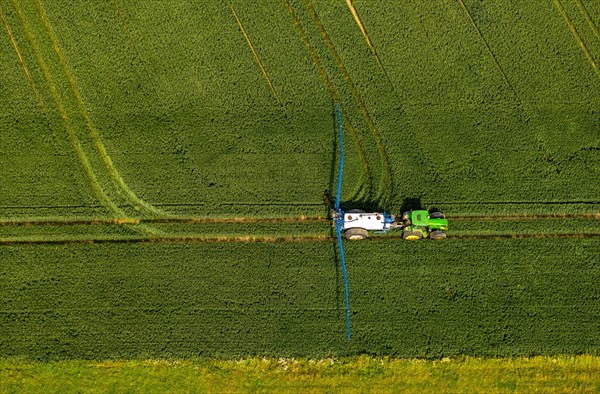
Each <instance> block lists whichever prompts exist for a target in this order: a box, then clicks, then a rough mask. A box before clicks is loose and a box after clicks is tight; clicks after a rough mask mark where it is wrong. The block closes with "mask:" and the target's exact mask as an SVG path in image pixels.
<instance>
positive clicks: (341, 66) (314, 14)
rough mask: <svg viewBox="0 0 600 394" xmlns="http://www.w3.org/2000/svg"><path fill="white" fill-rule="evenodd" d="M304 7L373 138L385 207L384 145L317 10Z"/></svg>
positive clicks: (388, 180)
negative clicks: (380, 165)
mask: <svg viewBox="0 0 600 394" xmlns="http://www.w3.org/2000/svg"><path fill="white" fill-rule="evenodd" d="M306 5H307V8H308V10H309V11H310V13H311V16H312V17H313V20H314V21H315V23H316V25H317V27H318V28H319V30H320V31H321V35H322V36H323V38H324V39H325V42H326V43H327V46H328V47H329V50H330V51H331V53H332V55H333V57H334V59H335V61H336V63H337V66H338V68H339V69H340V71H341V73H342V76H343V77H344V80H345V81H346V84H347V85H348V87H349V88H350V91H351V92H352V96H353V97H354V100H355V101H356V103H357V104H358V107H359V108H360V110H361V112H362V114H363V116H364V118H365V120H366V122H367V125H368V127H369V130H370V131H371V134H372V135H373V137H374V138H375V143H376V144H377V148H378V150H379V154H380V156H381V163H382V167H383V170H384V174H383V176H382V178H381V182H380V187H379V189H380V192H381V197H382V198H383V199H384V201H383V202H382V205H384V206H385V205H387V203H389V201H390V200H391V197H392V195H393V182H392V170H391V166H390V163H389V158H388V154H387V151H386V149H385V145H384V144H383V139H382V138H381V134H380V133H379V130H377V127H376V126H375V122H374V121H373V118H372V117H371V115H370V114H369V110H368V109H367V106H366V105H365V103H364V101H363V99H362V97H361V95H360V92H359V91H358V89H357V87H356V85H355V84H354V82H353V81H352V78H351V77H350V74H349V73H348V70H347V69H346V66H344V63H343V61H342V58H341V57H340V55H339V53H338V51H337V50H336V49H335V46H334V45H333V41H331V38H330V37H329V35H328V34H327V31H326V30H325V26H324V25H323V23H322V22H321V19H320V18H319V15H318V14H317V10H316V9H315V8H314V6H313V4H312V1H311V0H306ZM383 188H387V190H384V189H383Z"/></svg>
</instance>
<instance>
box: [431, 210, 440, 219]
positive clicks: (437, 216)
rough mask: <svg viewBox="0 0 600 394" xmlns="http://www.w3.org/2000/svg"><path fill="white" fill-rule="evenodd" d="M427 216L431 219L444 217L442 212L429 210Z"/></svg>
mask: <svg viewBox="0 0 600 394" xmlns="http://www.w3.org/2000/svg"><path fill="white" fill-rule="evenodd" d="M429 217H430V218H431V219H444V214H443V213H441V212H431V213H430V214H429Z"/></svg>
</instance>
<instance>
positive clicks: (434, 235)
mask: <svg viewBox="0 0 600 394" xmlns="http://www.w3.org/2000/svg"><path fill="white" fill-rule="evenodd" d="M429 238H431V239H435V240H442V239H446V233H445V232H443V231H432V232H431V234H429Z"/></svg>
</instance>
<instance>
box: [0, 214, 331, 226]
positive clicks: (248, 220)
mask: <svg viewBox="0 0 600 394" xmlns="http://www.w3.org/2000/svg"><path fill="white" fill-rule="evenodd" d="M329 221H330V219H328V218H327V217H324V216H298V217H264V218H260V217H232V218H206V217H204V218H203V217H173V218H158V219H152V218H148V219H133V218H118V219H101V218H99V219H60V220H51V219H49V220H44V219H39V220H28V219H26V220H18V219H16V220H0V227H12V226H14V227H34V226H104V225H123V224H143V223H146V224H260V223H265V224H286V223H319V222H321V223H327V222H329Z"/></svg>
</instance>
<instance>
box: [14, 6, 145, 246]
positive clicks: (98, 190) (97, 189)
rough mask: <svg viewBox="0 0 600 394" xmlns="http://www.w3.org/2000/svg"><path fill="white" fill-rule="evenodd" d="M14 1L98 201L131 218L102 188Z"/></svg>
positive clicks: (117, 216)
mask: <svg viewBox="0 0 600 394" xmlns="http://www.w3.org/2000/svg"><path fill="white" fill-rule="evenodd" d="M12 3H13V6H14V8H15V11H16V13H17V16H18V19H19V22H20V24H21V27H22V29H23V31H24V33H25V35H26V37H27V40H28V41H29V44H30V45H31V47H32V49H33V52H34V54H35V57H36V60H37V63H38V66H39V67H40V69H41V71H42V74H43V75H44V79H45V80H46V85H47V87H48V90H49V91H50V95H51V96H52V100H53V101H54V104H55V105H56V108H57V110H58V113H59V115H60V118H61V120H62V123H63V127H64V128H65V130H66V131H67V135H68V137H69V141H70V142H71V144H72V145H73V148H74V149H75V152H76V154H77V157H78V159H79V161H80V162H81V165H82V167H83V171H84V173H85V175H86V177H87V179H88V182H89V183H90V186H91V187H92V190H93V191H94V194H95V195H96V197H97V198H98V201H99V202H100V203H101V204H102V205H103V206H104V207H105V208H106V209H107V210H108V211H109V212H111V213H112V214H113V215H114V216H115V217H116V218H120V220H130V218H129V217H128V215H127V214H126V213H125V212H124V211H123V210H122V209H121V208H119V207H118V206H117V205H116V204H115V203H114V202H113V201H112V200H111V199H110V198H109V197H108V195H107V194H106V192H105V191H104V189H103V188H102V186H101V185H100V183H99V182H98V179H97V177H96V174H95V172H94V170H93V168H92V165H91V163H90V162H89V159H88V157H87V155H86V153H85V152H84V150H83V147H82V145H81V142H80V141H79V139H78V138H77V133H76V131H75V129H74V128H73V125H72V122H71V119H70V117H69V115H68V113H67V111H66V109H65V108H64V106H63V105H62V103H61V100H60V95H59V93H58V89H57V87H56V85H55V84H54V81H53V78H52V75H51V74H50V71H49V69H48V66H47V65H46V62H45V61H44V58H43V56H42V53H41V50H40V48H39V46H38V44H37V41H36V39H35V37H34V36H33V33H32V32H31V30H30V29H29V27H28V24H27V20H26V19H25V15H24V14H23V10H22V9H21V6H20V5H19V3H18V1H17V0H12ZM133 229H134V230H135V231H138V232H143V233H145V234H156V232H155V231H153V230H152V229H149V228H147V227H146V226H140V227H134V228H133Z"/></svg>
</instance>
